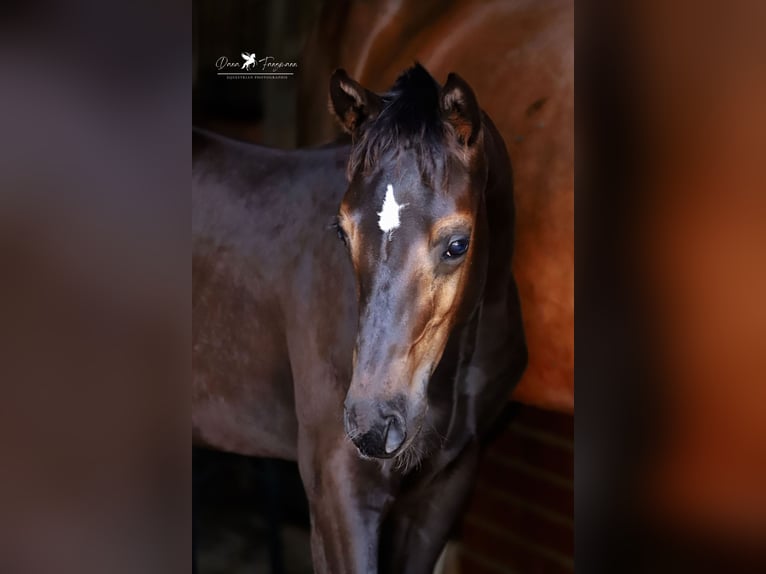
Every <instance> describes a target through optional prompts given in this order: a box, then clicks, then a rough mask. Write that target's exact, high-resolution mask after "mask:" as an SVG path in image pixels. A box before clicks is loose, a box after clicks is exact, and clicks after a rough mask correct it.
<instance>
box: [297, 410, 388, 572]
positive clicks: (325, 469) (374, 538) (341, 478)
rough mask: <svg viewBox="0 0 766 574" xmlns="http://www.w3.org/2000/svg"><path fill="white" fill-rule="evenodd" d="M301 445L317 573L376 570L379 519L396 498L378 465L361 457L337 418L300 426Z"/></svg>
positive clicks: (301, 461) (299, 454)
mask: <svg viewBox="0 0 766 574" xmlns="http://www.w3.org/2000/svg"><path fill="white" fill-rule="evenodd" d="M335 427H337V428H335ZM298 450H299V452H298V457H299V459H298V461H299V465H300V471H301V477H302V479H303V484H304V487H305V489H306V495H307V497H308V500H309V508H310V510H311V551H312V555H313V560H314V572H316V573H317V574H368V573H369V574H376V573H377V572H378V538H379V533H380V524H381V520H382V516H383V515H384V513H385V512H386V509H387V508H388V507H389V506H390V503H391V500H392V495H391V488H390V485H389V484H388V480H387V479H385V478H384V477H383V475H382V474H381V469H380V465H379V464H378V463H377V462H374V461H369V460H362V459H361V458H360V457H359V454H358V453H357V451H356V448H355V447H354V446H353V444H351V442H350V441H348V440H346V439H345V437H344V435H343V430H342V423H340V422H339V421H338V422H337V424H336V425H334V426H328V425H325V426H323V427H316V426H313V425H312V426H307V427H303V428H301V432H300V437H299V445H298Z"/></svg>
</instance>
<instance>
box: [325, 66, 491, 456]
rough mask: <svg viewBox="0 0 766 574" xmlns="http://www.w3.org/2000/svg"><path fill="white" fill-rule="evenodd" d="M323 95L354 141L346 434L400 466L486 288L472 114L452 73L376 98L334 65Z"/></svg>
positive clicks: (421, 76)
mask: <svg viewBox="0 0 766 574" xmlns="http://www.w3.org/2000/svg"><path fill="white" fill-rule="evenodd" d="M330 96H331V102H332V106H333V109H334V111H335V113H336V116H337V117H338V119H339V121H340V122H341V124H342V125H343V126H344V127H345V128H346V130H347V131H349V133H351V134H352V136H353V140H354V143H353V145H352V152H351V160H350V163H349V178H350V179H349V181H350V184H349V188H348V191H347V192H346V195H345V197H344V198H343V201H342V203H341V205H340V208H339V211H338V223H337V226H338V234H339V235H340V237H341V239H342V240H343V241H344V243H345V244H346V247H347V249H348V252H349V254H350V257H351V261H352V262H353V267H354V273H355V275H356V285H357V296H358V300H359V324H358V332H357V339H356V345H355V348H354V358H353V361H354V365H353V367H354V370H353V377H352V380H351V384H350V387H349V390H348V393H347V395H346V401H345V404H344V421H345V429H346V433H347V434H348V436H349V437H350V438H351V439H352V440H353V442H354V444H355V445H356V446H357V448H358V449H359V452H360V453H361V454H362V455H363V456H368V457H375V458H391V457H399V456H401V460H402V461H403V462H404V466H407V462H408V461H410V462H411V461H413V460H416V459H417V458H418V455H419V454H421V451H422V449H421V448H420V447H421V446H422V434H421V433H420V430H421V428H422V426H423V423H424V422H425V418H426V413H427V410H428V402H427V396H428V393H427V390H429V389H428V385H429V380H430V378H431V375H432V374H433V372H434V370H435V368H436V366H437V365H438V364H439V361H440V359H441V358H442V355H443V353H444V351H445V347H446V345H447V342H448V339H449V337H450V334H451V333H452V332H453V330H454V328H455V326H456V325H458V324H460V323H461V322H462V321H464V320H466V319H467V318H468V317H469V316H470V315H471V314H472V312H473V311H474V310H475V309H476V307H477V305H478V301H479V298H480V294H481V290H482V285H483V277H484V275H485V267H486V259H487V246H486V245H483V240H484V238H485V237H486V217H485V214H484V212H483V192H484V187H485V185H486V164H485V160H484V152H483V143H482V141H483V139H482V137H481V132H480V130H481V118H480V111H479V108H478V105H477V103H476V100H475V97H474V95H473V92H472V91H471V89H470V88H469V87H468V85H467V84H465V82H464V81H463V80H461V79H460V78H459V77H457V76H455V75H450V77H449V78H448V80H447V84H446V85H445V86H444V88H442V87H441V86H439V85H438V84H437V83H436V82H435V81H434V80H433V78H431V77H430V75H428V72H426V71H425V70H424V69H423V68H422V67H419V66H415V67H414V68H412V69H410V70H409V71H407V72H405V73H404V74H403V75H402V76H401V77H400V79H399V80H397V83H396V84H395V85H394V88H392V91H391V92H389V93H387V94H385V95H384V96H377V95H376V94H373V93H372V92H369V91H368V90H365V89H364V88H363V87H362V86H360V85H359V84H357V83H356V82H354V81H353V80H351V79H350V78H348V76H347V75H346V74H345V72H343V71H342V70H339V71H337V72H336V73H335V74H333V77H332V79H331V82H330ZM419 437H421V440H420V441H419V440H418V438H419ZM413 453H414V454H413Z"/></svg>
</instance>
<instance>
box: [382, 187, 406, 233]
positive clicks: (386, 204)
mask: <svg viewBox="0 0 766 574" xmlns="http://www.w3.org/2000/svg"><path fill="white" fill-rule="evenodd" d="M406 205H407V204H406V203H404V204H402V205H399V204H398V203H397V202H396V198H395V197H394V186H393V185H391V184H390V183H389V184H388V188H386V199H384V200H383V208H382V209H381V210H380V211H379V212H378V215H379V216H380V217H379V218H378V226H379V227H380V229H381V230H382V231H384V232H386V233H388V234H389V235H390V234H391V233H392V232H393V231H394V229H396V228H397V227H399V224H400V221H399V211H400V210H401V209H404V207H406Z"/></svg>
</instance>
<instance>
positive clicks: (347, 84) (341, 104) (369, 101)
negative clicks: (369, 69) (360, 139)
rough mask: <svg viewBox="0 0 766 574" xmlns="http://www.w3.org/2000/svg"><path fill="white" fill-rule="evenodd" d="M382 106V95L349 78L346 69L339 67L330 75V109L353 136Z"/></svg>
mask: <svg viewBox="0 0 766 574" xmlns="http://www.w3.org/2000/svg"><path fill="white" fill-rule="evenodd" d="M381 107H382V102H381V99H380V97H379V96H378V95H377V94H374V93H373V92H371V91H370V90H367V89H365V88H363V87H362V86H361V85H359V84H358V83H356V82H355V81H354V80H352V79H351V78H349V77H348V74H347V73H346V71H345V70H343V69H341V68H338V69H337V70H335V71H334V72H333V74H332V76H330V109H331V110H332V112H333V113H334V114H335V118H336V119H337V120H338V121H339V122H340V125H341V126H342V127H343V129H344V130H346V131H347V132H348V133H350V134H351V135H352V136H353V135H355V134H356V133H357V131H358V130H359V127H360V126H361V125H362V124H363V123H364V122H365V121H366V120H368V119H372V118H374V117H375V116H377V115H378V114H379V113H380V110H381Z"/></svg>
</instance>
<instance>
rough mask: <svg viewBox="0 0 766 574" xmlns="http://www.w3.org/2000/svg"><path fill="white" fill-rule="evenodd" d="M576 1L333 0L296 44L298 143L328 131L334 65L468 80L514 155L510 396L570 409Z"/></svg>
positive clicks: (387, 78) (369, 78) (369, 80)
mask: <svg viewBox="0 0 766 574" xmlns="http://www.w3.org/2000/svg"><path fill="white" fill-rule="evenodd" d="M573 32H574V6H573V3H572V2H571V1H570V0H564V1H561V0H535V1H534V2H531V1H519V0H510V1H509V0H499V1H489V2H481V3H477V2H472V1H470V0H454V1H451V2H444V1H442V0H401V1H393V2H392V1H389V0H372V1H369V2H351V1H349V0H335V1H329V2H326V3H325V4H324V7H323V10H322V12H321V14H320V17H319V19H318V21H317V23H316V25H315V28H314V31H313V33H312V35H311V36H310V38H309V40H308V43H307V45H306V48H305V50H304V56H303V58H302V62H303V72H302V75H301V82H302V84H301V86H300V98H299V99H300V101H299V108H298V117H299V144H300V145H313V144H317V143H322V142H326V141H330V140H331V139H333V137H334V135H335V134H336V133H337V128H336V127H335V126H334V124H333V121H332V119H331V118H330V117H329V116H328V115H327V114H326V113H325V110H326V106H327V98H326V96H325V94H324V92H323V91H321V90H317V86H320V85H323V82H324V81H325V80H324V79H325V78H326V77H327V76H329V74H330V73H331V72H332V70H333V69H335V68H337V67H343V68H345V69H346V70H348V71H349V73H350V75H351V76H352V77H354V78H356V79H357V80H359V81H360V82H361V83H363V84H365V85H367V86H369V87H370V88H372V89H383V88H385V87H387V86H388V85H390V83H391V82H392V81H393V80H394V78H395V77H396V76H397V75H398V73H399V72H400V71H401V70H402V69H404V68H406V67H407V66H409V65H411V64H412V62H413V61H414V60H418V61H420V62H421V63H422V64H423V65H424V66H426V67H427V68H428V69H429V70H430V71H431V73H432V74H434V76H435V77H437V78H440V77H445V76H446V75H447V73H448V72H450V71H455V72H457V73H459V74H460V75H461V76H462V77H463V78H465V79H466V80H467V81H468V83H470V84H471V86H472V87H473V89H474V91H475V92H476V95H477V97H478V98H479V100H480V101H481V103H482V107H483V108H484V109H485V110H486V111H487V113H488V114H489V115H490V117H492V119H493V121H494V122H495V124H496V125H497V128H498V130H499V131H500V133H501V134H502V135H503V138H504V139H505V142H506V145H507V146H508V151H509V152H510V155H511V157H512V158H513V164H514V179H515V198H516V207H517V227H516V250H515V253H514V262H513V264H514V274H515V276H516V280H517V281H518V284H519V293H520V296H521V301H522V305H523V308H524V329H525V332H526V336H527V342H528V345H529V368H528V369H527V371H526V374H525V375H524V378H523V379H522V381H521V383H520V384H519V385H518V387H517V388H516V390H515V391H514V398H516V399H518V400H521V401H523V402H526V403H528V404H533V405H536V406H540V407H544V408H552V409H557V410H563V411H572V410H573V409H574V120H573V108H574V53H573V49H574V48H573Z"/></svg>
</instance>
